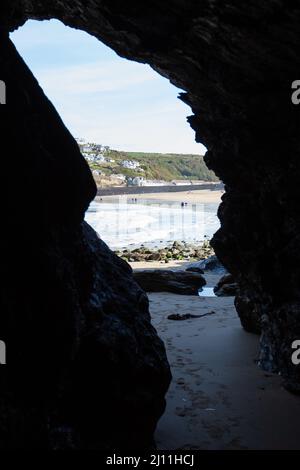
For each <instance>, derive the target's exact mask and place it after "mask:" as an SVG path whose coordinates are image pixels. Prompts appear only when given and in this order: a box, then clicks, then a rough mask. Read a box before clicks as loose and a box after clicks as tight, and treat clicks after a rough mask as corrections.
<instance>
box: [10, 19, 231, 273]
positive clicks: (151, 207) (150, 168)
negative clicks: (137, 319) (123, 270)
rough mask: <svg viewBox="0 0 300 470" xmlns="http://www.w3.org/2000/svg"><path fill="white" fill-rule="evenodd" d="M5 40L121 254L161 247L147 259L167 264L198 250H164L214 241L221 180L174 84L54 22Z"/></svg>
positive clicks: (35, 24) (94, 220) (91, 214)
mask: <svg viewBox="0 0 300 470" xmlns="http://www.w3.org/2000/svg"><path fill="white" fill-rule="evenodd" d="M11 38H12V40H13V41H14V43H15V45H16V47H17V49H18V51H19V52H20V54H21V55H22V57H23V58H24V59H25V61H26V62H27V64H28V65H29V67H30V68H31V70H32V71H33V73H34V74H35V76H36V77H37V79H38V81H39V83H40V85H41V87H42V88H43V90H44V92H45V93H46V95H47V96H48V97H49V98H50V99H51V101H52V102H53V104H54V105H55V107H56V109H57V110H58V112H59V114H60V116H61V117H62V119H63V121H64V122H65V124H66V125H67V127H68V129H69V130H70V131H71V133H72V134H73V135H74V136H75V137H76V138H77V142H78V145H79V146H80V150H81V153H82V154H83V156H84V157H85V159H86V161H87V162H88V164H89V166H90V169H91V171H92V173H93V177H94V180H95V182H96V184H97V186H98V196H97V198H96V200H95V201H94V202H93V203H92V205H91V207H90V209H89V211H88V212H87V215H86V219H87V221H88V223H90V224H91V225H92V227H93V228H94V229H95V230H96V231H97V232H98V233H100V234H101V237H102V239H103V240H104V241H105V242H106V243H107V244H108V245H109V247H110V248H111V249H113V250H118V253H119V254H120V255H122V254H123V256H124V257H126V258H127V260H131V261H132V260H137V259H139V255H138V253H137V252H135V253H131V250H132V249H137V248H139V246H140V245H141V244H142V245H143V246H144V247H145V250H147V251H149V249H153V248H154V247H156V248H157V249H160V253H161V254H160V253H153V254H152V255H151V253H148V255H149V256H148V258H150V259H151V258H152V259H153V260H154V259H159V257H161V258H162V259H161V261H162V262H163V261H165V262H166V264H168V265H170V263H171V261H173V260H177V261H180V260H181V259H182V258H185V257H186V258H187V259H190V258H191V259H192V258H193V256H194V255H195V254H196V255H197V253H198V252H197V250H196V249H195V250H194V251H193V249H189V246H187V247H185V251H182V250H183V248H184V247H182V248H181V249H180V250H179V251H178V247H175V248H174V250H173V249H172V250H170V249H171V246H172V244H179V243H182V242H184V243H187V244H195V243H197V244H202V243H203V241H204V240H207V239H210V238H212V236H213V234H214V233H215V232H216V230H217V229H218V228H219V221H218V218H217V208H218V204H219V200H220V194H221V190H222V185H221V184H220V183H219V182H218V179H217V177H216V176H215V174H214V173H213V172H212V171H210V170H208V168H207V167H206V165H205V162H204V159H203V155H204V153H205V151H206V149H205V147H204V146H203V145H201V144H198V143H196V142H195V141H194V140H195V136H194V132H193V130H192V129H191V127H190V126H189V125H186V124H185V121H186V116H187V115H188V114H189V112H190V108H189V107H188V106H187V105H186V104H184V103H183V102H182V101H181V100H178V94H179V93H180V92H181V90H180V89H178V88H176V87H175V86H173V85H172V84H170V82H169V81H168V80H167V79H166V78H164V77H162V76H160V75H159V74H158V73H157V72H155V71H154V70H153V69H151V67H150V66H148V65H145V64H141V63H138V62H133V61H128V60H126V59H122V58H120V57H119V56H118V55H117V54H115V52H113V51H112V50H111V49H110V48H109V47H107V46H105V45H104V44H103V43H101V42H99V41H98V40H97V39H96V38H94V37H92V36H90V35H89V34H87V33H85V32H82V31H79V30H75V29H72V28H69V27H67V26H65V25H64V24H63V23H61V22H59V21H57V20H51V21H42V22H41V21H32V20H30V21H28V22H27V23H26V24H25V25H24V26H23V27H22V28H20V29H19V30H18V31H16V32H14V33H13V34H12V35H11ZM196 188H203V192H202V193H201V191H199V190H198V191H197V190H196ZM108 195H109V196H114V197H111V198H110V197H107V196H108ZM104 196H105V197H104ZM99 202H102V204H101V205H100V204H99ZM168 247H169V248H170V249H168ZM126 249H129V252H128V253H126V252H125V250H126ZM130 249H131V250H130ZM173 252H174V253H173ZM167 253H168V257H167V256H166V254H167ZM130 255H131V256H130ZM142 255H144V254H143V253H141V256H140V258H142ZM145 257H146V255H145V256H144V258H145Z"/></svg>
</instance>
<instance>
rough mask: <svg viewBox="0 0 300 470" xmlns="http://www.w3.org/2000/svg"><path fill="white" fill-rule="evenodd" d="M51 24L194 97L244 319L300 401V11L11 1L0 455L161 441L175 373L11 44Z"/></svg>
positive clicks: (79, 164) (219, 239) (3, 52)
mask: <svg viewBox="0 0 300 470" xmlns="http://www.w3.org/2000/svg"><path fill="white" fill-rule="evenodd" d="M52 18H55V19H58V20H60V21H62V22H63V23H64V24H65V25H68V26H70V27H72V28H77V29H81V30H83V31H86V32H87V33H89V34H91V35H93V36H95V37H96V38H98V39H99V40H100V41H102V42H103V43H104V44H106V45H108V46H109V47H111V48H112V49H113V50H114V51H115V52H117V54H119V55H120V56H121V57H124V58H127V59H130V60H135V61H138V62H142V63H147V64H149V65H150V66H151V67H152V68H153V69H154V70H155V71H157V72H158V73H159V74H161V75H163V76H164V77H166V78H168V79H169V80H170V81H171V83H173V84H174V85H176V86H177V87H178V88H181V89H183V90H185V92H183V93H181V95H180V98H181V99H182V100H183V101H184V102H185V103H186V104H188V105H189V106H190V108H191V110H192V115H191V116H190V117H189V123H190V125H191V127H192V128H193V130H194V131H195V135H196V140H197V141H198V142H201V143H202V144H204V145H205V146H206V147H207V149H208V151H207V154H206V157H205V160H206V163H207V166H208V167H209V168H210V169H212V170H213V171H214V172H215V173H216V174H217V175H218V176H219V177H220V179H221V180H222V181H223V182H224V184H225V188H226V193H225V195H224V196H223V200H222V204H221V206H220V208H219V213H218V216H219V218H220V221H221V228H220V230H219V231H218V232H217V233H216V234H215V236H214V238H213V241H212V244H213V247H214V249H215V252H216V254H217V256H218V258H219V259H220V260H221V262H222V263H223V264H224V266H225V267H226V268H227V269H228V270H229V272H230V273H231V274H232V275H233V276H234V278H235V279H236V280H237V282H238V285H239V294H238V296H237V297H236V301H235V302H236V308H237V311H238V313H239V316H240V319H241V323H242V326H243V327H244V328H245V329H246V330H247V331H250V332H255V333H259V334H260V335H261V339H260V361H259V362H260V367H262V368H264V369H265V370H267V371H272V372H275V373H278V374H280V375H281V376H282V378H283V381H284V385H285V387H286V388H287V389H288V390H289V391H291V392H293V393H298V392H299V391H300V369H299V367H298V366H297V365H296V364H294V363H293V362H292V360H291V356H292V354H293V352H294V350H293V347H292V345H293V343H294V342H295V341H297V340H298V339H299V335H300V289H299V287H300V268H299V261H300V216H299V211H298V201H299V199H298V197H299V192H300V189H299V188H300V186H299V177H300V164H299V162H298V152H299V149H298V147H299V144H298V138H297V135H298V130H299V127H300V107H299V106H297V103H295V102H294V101H295V100H292V96H293V93H294V88H293V83H294V82H295V81H296V80H297V78H299V77H298V73H299V66H300V64H299V62H300V59H299V55H298V51H299V47H300V32H299V22H300V7H299V5H298V4H297V2H290V3H289V6H288V7H287V4H286V2H284V1H283V0H272V1H270V2H261V1H260V2H259V1H258V0H251V1H249V2H247V4H242V3H241V2H240V1H239V2H238V1H237V0H229V1H227V2H224V1H221V0H214V1H211V0H202V1H199V2H194V1H190V0H189V1H184V2H183V1H179V0H170V1H166V2H157V1H148V0H147V1H144V2H142V3H141V2H138V1H131V2H122V1H120V0H110V1H108V0H89V1H88V2H83V1H80V0H75V1H73V2H71V3H70V2H66V1H57V0H55V1H52V2H50V1H46V0H41V1H39V2H33V1H31V0H26V1H25V0H10V1H3V2H2V3H1V6H0V21H1V22H0V37H1V43H0V80H1V81H3V82H4V83H5V85H6V104H5V105H4V106H1V107H0V110H1V130H2V142H1V146H2V154H3V159H2V174H3V175H4V176H5V178H3V180H2V184H1V190H0V191H1V209H2V223H3V225H2V227H3V229H2V231H1V234H2V244H1V248H2V250H1V255H2V256H1V258H2V262H1V273H2V279H3V281H2V286H1V317H0V334H1V340H3V341H5V344H6V345H7V351H6V354H7V359H6V360H7V364H6V367H5V368H2V369H1V377H0V390H1V392H0V394H1V403H0V408H1V413H0V416H1V418H0V448H2V449H7V448H9V449H12V448H42V449H47V448H51V449H77V448H84V449H87V448H88V449H101V450H111V449H123V450H124V449H129V448H130V446H132V443H133V442H134V443H135V448H136V449H144V450H145V449H151V448H153V447H154V445H155V443H154V440H153V433H154V430H155V426H156V423H157V420H158V419H159V417H160V416H161V415H162V413H163V412H164V407H165V398H164V397H165V393H166V391H167V389H168V386H169V383H170V380H171V374H170V369H169V365H168V362H167V358H166V353H165V348H164V345H163V343H162V341H161V340H160V339H159V337H158V336H157V333H156V331H155V329H154V328H153V327H152V326H151V322H150V315H149V305H148V299H147V296H146V295H145V293H144V292H143V291H142V289H141V288H139V287H138V285H137V284H136V283H135V281H134V280H133V277H132V272H131V269H130V268H129V267H128V265H127V264H126V263H125V262H123V261H122V260H121V259H119V258H118V257H117V256H115V255H114V254H113V253H112V252H111V251H110V250H109V249H108V248H107V247H106V245H105V244H104V243H103V242H101V240H100V239H99V238H98V237H97V235H96V234H95V232H94V231H93V230H92V229H91V228H90V227H89V226H88V225H87V224H86V223H85V222H84V221H83V219H84V213H85V210H86V209H87V207H88V205H89V203H90V201H91V200H92V199H93V198H94V196H95V192H96V188H95V184H94V182H93V179H92V176H91V173H90V170H89V168H88V166H87V164H86V163H85V161H84V159H83V157H82V156H81V154H80V152H79V149H78V146H77V145H76V142H75V140H74V139H73V137H72V136H71V134H70V133H69V132H68V130H67V129H66V128H65V126H64V124H63V123H62V121H61V119H60V117H59V115H58V114H57V112H56V111H55V109H54V107H53V106H52V104H51V103H50V101H49V100H48V99H47V97H46V96H45V95H44V93H43V91H42V90H41V88H40V87H39V85H38V83H37V81H36V80H35V78H34V76H33V75H32V73H31V72H30V70H29V69H28V68H27V66H26V65H25V63H24V62H23V60H22V58H21V57H20V56H19V54H18V52H17V51H16V49H15V47H14V46H13V44H12V42H11V41H10V39H9V32H12V31H14V30H15V29H16V28H18V27H20V26H22V25H23V24H24V23H25V22H26V21H27V20H28V19H36V20H45V19H52ZM12 143H14V146H13V149H14V150H13V152H12V150H11V148H12V147H11V146H12ZM15 166H17V168H18V172H17V173H14V178H13V179H12V178H11V176H10V175H11V172H12V171H13V168H14V167H15ZM70 168H72V171H71V172H70ZM6 175H7V177H6ZM53 180H55V182H56V184H55V191H54V192H53V185H52V183H51V182H52V181H53ZM20 198H22V201H23V204H24V207H25V208H26V210H18V203H19V200H20ZM33 208H35V209H33ZM70 208H71V210H70ZM37 213H38V214H40V216H38V217H37ZM137 358H138V360H137ZM115 421H116V422H117V423H118V426H113V424H112V423H114V422H115ZM116 429H117V431H116Z"/></svg>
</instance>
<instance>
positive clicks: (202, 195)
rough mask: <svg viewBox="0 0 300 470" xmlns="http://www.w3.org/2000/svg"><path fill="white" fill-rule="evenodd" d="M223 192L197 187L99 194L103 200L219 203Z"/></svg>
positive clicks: (98, 198)
mask: <svg viewBox="0 0 300 470" xmlns="http://www.w3.org/2000/svg"><path fill="white" fill-rule="evenodd" d="M223 194H224V191H219V190H213V191H211V190H207V189H199V190H194V191H189V190H187V191H180V192H160V193H158V192H157V193H147V194H126V195H122V196H116V195H109V196H101V199H102V200H103V201H105V200H109V199H114V200H115V199H116V198H132V197H134V198H136V199H137V200H138V201H139V200H141V199H143V200H145V199H146V200H150V199H151V200H153V201H154V200H155V201H168V202H188V203H193V204H196V203H198V204H201V203H203V204H204V203H219V202H221V197H222V195H223ZM95 200H96V201H97V200H100V196H97V197H96V199H95Z"/></svg>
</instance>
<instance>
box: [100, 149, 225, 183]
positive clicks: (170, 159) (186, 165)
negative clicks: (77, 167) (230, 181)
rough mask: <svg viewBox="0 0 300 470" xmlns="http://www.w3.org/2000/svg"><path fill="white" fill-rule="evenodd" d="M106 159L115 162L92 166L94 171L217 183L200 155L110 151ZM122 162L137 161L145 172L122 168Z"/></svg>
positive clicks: (168, 179)
mask: <svg viewBox="0 0 300 470" xmlns="http://www.w3.org/2000/svg"><path fill="white" fill-rule="evenodd" d="M105 156H106V157H109V158H112V159H114V160H115V162H114V163H106V164H102V165H97V164H92V165H91V167H92V168H94V169H100V170H101V171H103V172H104V173H105V174H106V175H110V174H112V173H115V174H116V173H122V174H124V175H126V176H144V177H145V178H147V179H159V180H165V181H172V180H180V179H181V180H183V179H187V180H191V179H193V180H204V181H218V178H217V177H216V175H215V174H214V172H212V171H210V170H209V169H208V168H207V166H206V165H205V162H204V158H203V156H202V155H193V154H186V155H185V154H175V153H146V152H119V151H117V150H110V151H109V152H107V153H106V155H105ZM122 160H135V161H138V162H139V163H140V165H141V167H142V168H143V169H144V170H145V171H144V172H140V171H138V170H130V169H126V168H123V167H122V165H121V161H122Z"/></svg>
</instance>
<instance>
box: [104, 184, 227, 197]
mask: <svg viewBox="0 0 300 470" xmlns="http://www.w3.org/2000/svg"><path fill="white" fill-rule="evenodd" d="M187 191H224V185H223V183H219V182H207V183H201V184H191V185H189V184H187V185H178V186H176V185H165V186H114V187H110V188H100V187H98V188H97V195H96V197H103V196H122V195H141V194H147V195H148V194H156V193H180V192H187Z"/></svg>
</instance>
